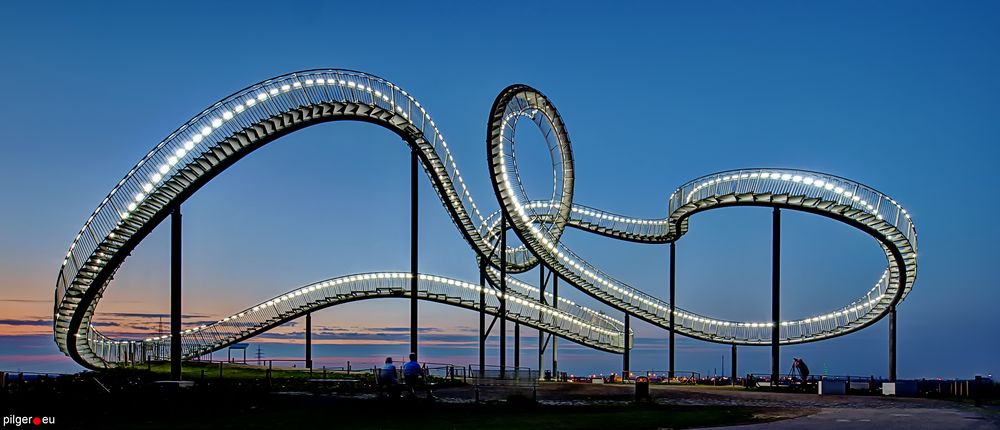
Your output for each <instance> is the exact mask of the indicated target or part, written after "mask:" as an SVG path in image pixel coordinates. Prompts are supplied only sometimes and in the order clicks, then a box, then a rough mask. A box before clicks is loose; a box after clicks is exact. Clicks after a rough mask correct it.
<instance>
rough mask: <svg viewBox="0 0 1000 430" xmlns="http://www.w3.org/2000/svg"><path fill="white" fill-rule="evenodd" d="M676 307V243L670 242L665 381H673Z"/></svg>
mask: <svg viewBox="0 0 1000 430" xmlns="http://www.w3.org/2000/svg"><path fill="white" fill-rule="evenodd" d="M676 307H677V241H674V242H670V345H669V346H668V347H669V348H670V351H669V353H668V359H667V365H668V366H669V370H668V371H667V380H668V381H672V380H673V379H674V319H675V315H676V313H677V312H676Z"/></svg>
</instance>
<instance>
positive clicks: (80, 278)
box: [53, 69, 917, 369]
mask: <svg viewBox="0 0 1000 430" xmlns="http://www.w3.org/2000/svg"><path fill="white" fill-rule="evenodd" d="M340 120H350V121H363V122H368V123H372V124H376V125H379V126H381V127H384V128H386V129H388V130H390V131H392V132H393V133H395V134H397V135H398V136H399V137H400V138H402V140H403V141H404V142H405V143H406V144H407V145H408V146H409V148H410V150H411V151H412V152H413V154H414V155H415V156H416V157H417V158H418V160H419V163H420V165H421V166H422V167H423V170H424V171H425V173H426V174H427V176H428V178H429V179H430V181H431V183H432V186H433V188H434V190H435V191H436V193H437V195H438V197H439V198H440V200H441V202H442V204H443V205H444V207H445V209H446V210H447V211H448V213H449V214H450V216H451V219H452V220H453V221H454V223H455V225H456V226H457V227H458V230H459V232H460V233H461V234H462V236H463V237H464V238H465V240H466V241H467V242H468V244H469V246H470V247H471V248H472V250H473V251H475V253H476V255H477V258H478V259H479V260H480V267H482V268H484V269H485V270H484V271H485V275H486V276H487V277H488V278H489V280H490V281H491V283H492V284H493V285H499V284H503V285H504V286H505V288H504V289H503V290H497V289H494V288H489V287H485V286H484V284H483V283H482V282H480V284H473V283H468V282H464V281H461V280H455V279H448V278H444V277H441V276H435V275H431V274H417V275H416V281H414V272H391V273H390V272H383V273H363V274H354V275H349V276H342V277H337V278H332V279H327V280H323V281H320V282H316V283H313V284H310V285H306V286H303V287H301V288H298V289H295V290H292V291H289V292H287V293H284V294H281V295H278V296H276V297H273V298H271V299H269V300H267V301H264V302H262V303H260V304H258V305H255V306H252V307H248V308H246V309H243V310H241V311H238V312H234V313H233V314H231V315H229V316H226V317H224V318H221V319H219V320H218V321H217V322H215V323H213V324H206V325H201V326H198V327H191V328H188V329H186V330H183V331H182V332H181V342H180V344H181V351H182V354H183V357H184V358H192V357H198V356H201V355H203V354H207V353H209V352H211V351H214V350H219V349H221V348H224V347H226V346H228V345H231V344H233V343H235V342H239V341H241V340H244V339H247V338H250V337H252V336H254V335H256V334H259V333H262V332H264V331H267V330H269V329H271V328H273V327H275V326H278V325H280V324H283V323H285V322H287V321H290V320H292V319H295V318H298V317H300V316H302V315H305V314H307V313H309V312H312V311H315V310H318V309H322V308H325V307H329V306H333V305H336V304H340V303H346V302H351V301H356V300H364V299H374V298H385V297H410V296H411V295H412V293H413V291H416V292H417V296H418V298H419V299H421V300H428V301H435V302H440V303H446V304H450V305H454V306H457V307H464V308H467V309H473V310H482V311H484V312H486V313H490V314H493V315H498V314H501V315H502V316H503V317H505V318H507V319H511V320H514V321H517V322H518V323H520V324H523V325H526V326H529V327H533V328H536V329H539V330H542V331H545V332H549V333H553V334H555V335H557V336H559V337H562V338H565V339H568V340H570V341H573V342H576V343H579V344H581V345H585V346H588V347H592V348H595V349H598V350H603V351H609V352H615V353H622V352H624V351H626V343H628V346H631V344H632V338H631V333H630V332H629V331H628V330H627V329H626V327H625V324H623V322H622V321H619V320H616V319H614V318H612V317H609V316H608V315H605V314H604V313H602V312H598V311H596V310H594V309H590V308H587V307H585V306H581V305H578V304H576V303H573V302H571V301H569V300H566V299H564V298H558V299H555V300H553V299H554V297H553V296H552V294H551V293H543V292H541V291H540V290H539V289H538V288H536V287H535V286H532V285H529V284H527V283H525V282H523V281H520V280H518V279H516V278H514V277H512V276H511V275H512V274H516V273H523V272H525V271H527V270H530V269H532V268H534V267H537V266H538V265H543V267H545V268H547V269H548V270H550V271H551V272H552V273H554V274H555V275H556V276H557V277H558V279H561V280H563V281H564V282H566V283H568V284H570V285H571V286H573V287H575V288H577V289H579V290H581V291H583V292H585V293H586V294H588V295H589V296H591V297H593V298H595V299H597V300H598V301H600V302H603V303H604V304H606V305H608V306H610V307H612V308H615V309H618V310H620V311H623V312H625V314H626V315H631V316H634V317H638V318H640V319H642V320H645V321H647V322H649V323H652V324H654V325H657V326H660V327H663V328H665V329H668V330H671V329H672V330H673V331H674V332H676V333H679V334H682V335H685V336H689V337H692V338H696V339H703V340H706V341H711V342H718V343H726V344H733V345H771V344H772V343H773V342H772V341H774V340H777V342H776V343H774V344H775V345H776V344H777V343H780V344H782V345H784V344H794V343H802V342H810V341H816V340H820V339H826V338H831V337H835V336H839V335H843V334H846V333H850V332H853V331H856V330H859V329H861V328H863V327H866V326H868V325H870V324H872V323H874V322H875V321H877V320H879V319H880V318H881V317H883V316H885V315H886V314H887V313H889V312H895V306H896V304H897V303H899V302H900V301H901V300H902V299H903V298H904V297H906V295H907V293H908V292H909V291H910V289H911V288H912V287H913V282H914V280H915V278H916V271H917V263H916V257H917V253H916V252H917V251H916V250H917V244H916V239H917V235H916V230H915V228H914V225H913V223H912V221H911V219H910V215H909V214H908V213H907V211H906V210H905V209H904V208H903V207H902V206H901V205H900V204H899V203H897V202H896V201H895V200H893V199H892V198H890V197H888V196H886V195H885V194H883V193H881V192H879V191H876V190H875V189H873V188H871V187H868V186H865V185H862V184H860V183H858V182H855V181H851V180H848V179H844V178H840V177H837V176H833V175H828V174H823V173H817V172H809V171H802V170H792V169H770V168H759V169H758V168H754V169H743V170H732V171H726V172H719V173H713V174H710V175H706V176H703V177H701V178H698V179H695V180H693V181H690V182H688V183H686V184H684V185H681V186H680V187H678V188H677V189H676V190H675V191H674V192H673V193H672V194H671V195H670V198H669V201H668V202H667V215H666V217H664V218H661V219H641V218H634V217H629V216H624V215H618V214H614V213H610V212H606V211H603V210H600V209H595V208H592V207H587V206H583V205H580V204H577V203H575V202H574V201H573V189H574V187H573V184H574V169H573V153H572V149H571V145H570V139H569V136H568V134H567V131H566V128H565V126H564V123H563V121H562V118H561V117H560V115H559V113H558V111H557V110H556V108H555V106H554V105H553V104H552V103H551V102H550V101H549V99H548V98H546V97H545V96H544V95H543V94H541V93H540V92H538V91H536V90H535V89H533V88H531V87H528V86H524V85H513V86H510V87H508V88H506V89H504V90H503V91H502V92H501V93H500V95H499V96H498V97H497V99H496V101H495V102H494V104H493V107H492V109H491V111H490V116H489V121H488V122H489V123H488V127H487V144H486V149H487V157H488V160H489V166H490V174H491V178H492V184H493V189H494V192H495V195H496V198H497V200H498V202H499V204H500V208H501V209H500V210H499V211H496V212H494V213H491V214H483V213H482V212H481V211H480V209H479V207H478V206H477V205H476V203H475V201H474V200H473V198H472V194H471V193H470V191H469V189H468V188H467V187H466V185H465V182H464V181H463V179H462V176H461V174H460V172H459V169H458V165H457V164H456V161H455V159H454V158H453V157H452V154H451V151H450V150H449V147H448V144H447V143H446V141H445V139H444V136H443V135H442V134H441V132H440V131H439V130H438V128H437V126H436V124H435V123H434V121H433V120H432V119H431V116H430V115H429V114H428V113H427V111H426V109H425V108H424V106H422V105H421V104H420V103H419V102H418V101H417V100H416V99H415V98H414V97H413V96H412V95H410V94H409V93H407V92H406V91H404V90H403V89H402V88H400V87H398V86H396V85H395V84H393V83H391V82H389V81H387V80H385V79H382V78H379V77H377V76H373V75H370V74H367V73H362V72H356V71H350V70H339V69H323V70H308V71H302V72H296V73H291V74H287V75H283V76H279V77H275V78H273V79H268V80H266V81H264V82H260V83H258V84H255V85H252V86H249V87H247V88H245V89H243V90H240V91H238V92H236V93H234V94H232V95H230V96H229V97H226V98H224V99H222V100H221V101H219V102H217V103H215V104H213V105H212V106H210V107H209V108H207V109H205V110H204V111H202V112H201V113H200V114H198V115H196V116H195V117H194V118H192V119H191V120H190V121H188V122H187V123H185V124H184V125H182V126H181V127H179V128H178V129H177V130H176V131H174V132H173V133H171V134H170V135H169V136H167V138H166V139H164V140H163V141H161V142H160V143H159V144H157V145H156V146H154V147H153V149H152V150H150V151H149V153H148V154H146V156H145V157H143V158H142V159H141V160H140V161H139V162H138V163H137V164H136V165H135V166H134V167H132V169H131V170H129V171H128V173H127V174H126V175H125V176H124V178H122V179H121V181H119V182H118V184H117V185H115V187H114V188H113V189H112V190H111V192H110V193H108V195H107V197H105V198H104V200H103V201H101V203H100V204H99V205H98V206H97V209H95V210H94V212H93V213H92V214H91V215H90V217H89V218H88V219H87V221H86V223H85V224H84V226H83V228H82V229H81V230H80V232H79V234H77V235H76V237H75V238H74V239H73V241H72V244H71V245H70V249H69V252H68V253H67V254H66V258H65V260H64V261H63V262H62V265H61V267H60V268H59V273H58V277H57V280H56V290H55V305H54V321H53V330H54V336H55V341H56V343H57V344H58V346H59V348H60V350H61V351H63V352H64V353H66V354H67V355H69V356H70V357H72V359H73V360H75V361H76V362H78V363H79V364H81V365H83V366H85V367H87V368H94V369H96V368H105V367H110V366H115V365H119V364H122V363H136V362H141V361H143V360H147V359H151V358H154V357H155V358H157V359H164V358H166V357H169V355H170V351H169V350H166V351H165V350H164V349H163V346H164V345H165V344H167V343H169V342H170V337H169V336H151V337H148V338H145V339H113V338H110V337H107V336H105V335H103V334H101V333H100V332H99V331H98V330H96V328H95V325H94V322H93V317H94V315H95V311H96V309H97V303H98V302H99V300H100V298H101V296H102V295H103V294H104V291H105V289H106V288H107V287H108V285H109V283H110V281H111V279H112V277H113V275H114V273H115V271H116V270H118V268H119V267H120V266H121V265H122V264H123V262H124V260H125V258H126V257H127V256H128V255H129V253H130V252H131V251H132V250H133V249H134V248H135V247H136V246H137V245H138V244H139V242H141V241H142V240H143V239H144V238H145V237H146V236H147V235H148V234H149V233H150V232H151V231H152V230H153V229H154V228H155V227H156V226H157V225H159V224H160V223H161V222H162V221H163V220H164V219H166V218H167V217H168V216H169V215H170V214H171V212H172V211H173V210H174V209H175V208H178V207H179V205H180V204H181V203H182V202H184V201H185V200H186V199H187V198H188V197H190V196H191V195H193V194H194V193H195V192H196V191H197V190H198V189H199V188H200V187H201V186H203V185H204V184H206V183H208V182H209V181H210V180H211V179H212V178H214V177H215V176H216V175H218V174H219V173H221V172H222V171H224V170H225V169H226V168H227V167H229V166H231V165H233V164H234V163H235V162H237V161H238V160H239V159H241V158H242V157H244V156H245V155H247V154H249V153H251V152H252V151H254V150H256V149H257V148H260V147H262V146H263V145H265V144H267V143H269V142H272V141H274V140H275V139H277V138H279V137H281V136H284V135H286V134H289V133H292V132H295V131H297V130H300V129H302V128H305V127H308V126H311V125H314V124H319V123H323V122H328V121H340ZM522 120H526V122H531V123H534V124H535V126H537V127H538V129H539V131H540V132H541V133H542V135H543V137H544V140H545V142H546V144H547V146H548V150H549V152H550V154H551V156H552V169H553V176H554V186H553V189H552V196H551V198H550V199H548V200H529V199H528V196H527V193H526V192H525V189H524V186H523V184H522V183H521V178H520V176H519V175H518V166H517V163H516V151H515V130H516V126H517V125H518V124H519V123H521V121H522ZM731 206H768V207H775V208H781V209H791V210H797V211H804V212H808V213H812V214H816V215H821V216H825V217H827V218H830V219H833V220H837V221H840V222H843V223H845V224H848V225H850V226H852V227H855V228H857V229H859V230H861V231H863V232H865V233H867V234H869V235H870V236H872V237H873V238H874V239H875V240H876V241H877V242H878V244H879V245H880V246H881V249H882V250H883V251H884V253H885V256H886V269H885V271H884V272H883V273H882V274H881V276H879V277H878V279H877V280H876V281H875V282H874V286H873V287H871V288H868V289H867V292H866V293H865V294H863V295H861V296H860V297H859V298H858V299H856V300H854V301H852V302H851V303H849V304H846V305H844V306H842V307H839V308H835V309H830V310H829V312H826V313H823V314H819V315H815V316H811V317H808V318H803V319H797V320H789V321H784V320H782V321H780V322H779V323H776V322H775V321H757V322H754V321H730V320H724V319H717V318H712V317H707V316H703V315H699V314H697V313H694V312H690V311H688V310H684V309H681V308H679V307H676V306H672V304H671V303H669V302H668V301H665V300H663V299H660V298H657V297H654V296H651V295H649V294H646V293H644V292H642V291H641V290H639V289H637V288H634V287H632V286H630V285H627V284H626V283H624V282H622V281H620V280H617V279H615V278H614V277H612V276H611V275H609V274H607V273H605V272H603V271H602V270H601V269H599V268H597V267H595V266H593V265H592V264H590V263H589V262H587V261H586V260H585V259H583V258H582V257H580V256H579V255H577V254H576V253H574V252H573V251H572V250H571V249H570V248H569V247H568V246H566V245H565V244H564V243H563V242H561V241H560V238H561V235H562V233H563V231H564V230H565V229H566V228H567V227H572V228H576V229H579V230H583V231H587V232H591V233H596V234H600V235H604V236H607V237H611V238H615V239H620V240H626V241H632V242H641V243H672V242H674V241H676V240H677V239H678V238H680V237H681V236H682V235H683V234H684V233H685V232H686V231H687V228H688V222H687V220H688V218H689V217H690V216H692V215H695V214H697V213H699V212H702V211H706V210H710V209H715V208H723V207H731ZM508 230H509V231H511V232H513V233H514V234H516V235H517V237H518V239H519V240H520V242H521V245H518V246H514V247H506V246H505V245H506V241H505V240H503V239H504V238H505V237H506V235H505V234H504V232H505V231H508ZM411 286H415V287H416V288H415V289H414V288H410V287H411ZM540 294H543V296H544V297H546V298H547V299H548V300H539V298H540V297H539V295H540ZM554 305H555V306H554ZM775 333H777V338H775V337H774V334H775Z"/></svg>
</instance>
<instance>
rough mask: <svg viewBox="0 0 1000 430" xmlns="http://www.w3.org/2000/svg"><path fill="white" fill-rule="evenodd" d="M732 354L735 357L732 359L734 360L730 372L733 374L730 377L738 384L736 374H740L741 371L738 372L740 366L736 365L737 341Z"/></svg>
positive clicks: (734, 383)
mask: <svg viewBox="0 0 1000 430" xmlns="http://www.w3.org/2000/svg"><path fill="white" fill-rule="evenodd" d="M732 354H733V358H732V360H730V361H731V362H732V363H731V365H732V369H730V372H729V373H730V375H731V376H730V379H731V380H732V383H733V385H736V378H737V376H736V375H739V373H737V370H738V368H737V367H736V344H735V343H734V344H733V352H732Z"/></svg>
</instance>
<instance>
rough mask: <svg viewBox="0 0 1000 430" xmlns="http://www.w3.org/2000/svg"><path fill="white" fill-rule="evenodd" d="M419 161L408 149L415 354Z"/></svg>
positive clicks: (414, 346)
mask: <svg viewBox="0 0 1000 430" xmlns="http://www.w3.org/2000/svg"><path fill="white" fill-rule="evenodd" d="M419 168H420V159H419V157H418V156H417V148H416V147H415V146H414V147H413V148H411V149H410V352H411V353H413V354H416V353H417V280H418V273H417V240H418V238H419V235H418V233H419V231H418V227H419V224H418V222H417V221H418V218H417V217H418V211H417V209H418V204H417V203H418V201H417V170H418V169H419Z"/></svg>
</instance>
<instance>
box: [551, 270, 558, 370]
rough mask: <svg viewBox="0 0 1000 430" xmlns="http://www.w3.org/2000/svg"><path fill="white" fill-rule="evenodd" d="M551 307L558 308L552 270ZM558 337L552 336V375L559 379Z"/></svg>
mask: <svg viewBox="0 0 1000 430" xmlns="http://www.w3.org/2000/svg"><path fill="white" fill-rule="evenodd" d="M552 307H553V308H556V309H559V274H558V273H556V272H555V271H553V272H552ZM558 341H559V339H557V338H556V337H555V336H552V377H553V378H555V380H557V381H558V380H559V348H558V347H557V346H556V345H557V342H558Z"/></svg>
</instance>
